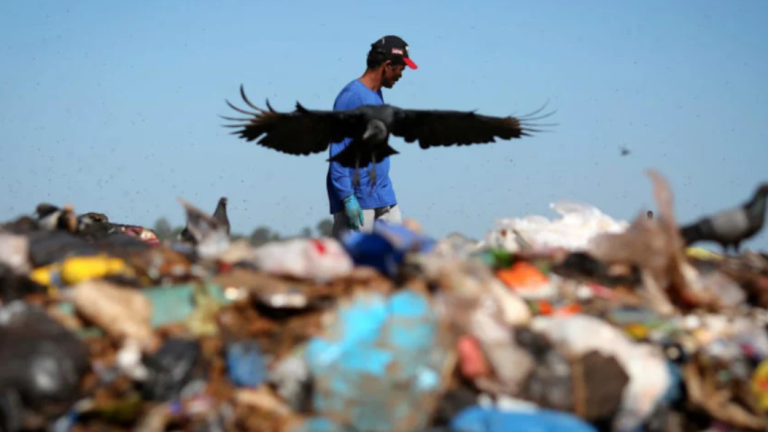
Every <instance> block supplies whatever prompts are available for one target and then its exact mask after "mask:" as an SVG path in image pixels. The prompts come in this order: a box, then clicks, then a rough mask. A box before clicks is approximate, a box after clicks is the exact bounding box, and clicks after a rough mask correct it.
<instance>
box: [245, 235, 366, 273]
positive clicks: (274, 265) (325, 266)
mask: <svg viewBox="0 0 768 432" xmlns="http://www.w3.org/2000/svg"><path fill="white" fill-rule="evenodd" d="M254 261H255V263H256V265H258V266H259V268H261V269H262V270H264V271H266V272H267V273H271V274H275V275H283V276H293V277H295V278H299V279H310V280H314V281H316V282H319V283H323V282H328V281H331V280H333V279H336V278H338V277H343V276H345V275H347V274H349V273H350V272H351V271H352V269H353V267H354V263H353V262H352V258H351V257H350V256H349V255H348V254H347V252H346V251H345V250H344V248H343V247H342V246H341V244H340V243H339V242H338V241H337V240H335V239H333V238H320V239H291V240H285V241H279V242H272V243H267V244H265V245H263V246H261V247H259V248H256V249H255V250H254Z"/></svg>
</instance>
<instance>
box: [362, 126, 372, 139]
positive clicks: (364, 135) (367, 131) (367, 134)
mask: <svg viewBox="0 0 768 432" xmlns="http://www.w3.org/2000/svg"><path fill="white" fill-rule="evenodd" d="M372 133H373V132H371V128H368V129H366V130H365V133H363V141H365V140H367V139H368V137H369V136H371V134H372Z"/></svg>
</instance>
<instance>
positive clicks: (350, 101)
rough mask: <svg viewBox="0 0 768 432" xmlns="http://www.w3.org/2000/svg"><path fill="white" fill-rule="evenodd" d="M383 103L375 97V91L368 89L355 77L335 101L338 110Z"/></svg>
mask: <svg viewBox="0 0 768 432" xmlns="http://www.w3.org/2000/svg"><path fill="white" fill-rule="evenodd" d="M377 103H381V102H380V101H379V100H378V98H376V97H374V93H373V92H372V91H371V90H370V89H368V87H366V86H365V85H364V84H363V83H361V82H360V80H358V79H354V80H352V81H350V82H349V83H347V85H345V86H344V87H343V88H342V89H341V91H340V92H339V94H338V96H336V101H335V102H334V108H335V109H337V110H347V109H354V108H357V107H359V106H361V105H374V104H377Z"/></svg>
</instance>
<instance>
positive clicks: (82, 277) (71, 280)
mask: <svg viewBox="0 0 768 432" xmlns="http://www.w3.org/2000/svg"><path fill="white" fill-rule="evenodd" d="M129 270H130V268H129V267H128V265H127V264H126V263H125V261H123V260H122V259H120V258H112V257H108V256H104V255H99V256H83V257H72V258H67V259H66V260H64V262H63V263H57V264H51V265H47V266H44V267H38V268H36V269H34V270H32V273H31V274H30V278H31V279H32V280H34V281H35V282H37V283H39V284H41V285H44V286H46V287H48V289H49V291H50V290H54V289H55V288H57V287H62V286H67V285H76V284H78V283H80V282H83V281H86V280H89V279H98V278H102V277H105V276H111V275H116V274H122V273H126V272H128V271H129Z"/></svg>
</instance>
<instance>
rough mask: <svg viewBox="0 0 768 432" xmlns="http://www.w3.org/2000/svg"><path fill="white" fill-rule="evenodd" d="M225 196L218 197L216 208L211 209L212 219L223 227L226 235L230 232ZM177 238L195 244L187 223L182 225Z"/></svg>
mask: <svg viewBox="0 0 768 432" xmlns="http://www.w3.org/2000/svg"><path fill="white" fill-rule="evenodd" d="M228 202H229V201H228V200H227V197H221V198H219V202H218V203H217V204H216V210H214V211H213V219H215V220H216V221H217V222H218V223H219V226H221V227H223V228H224V230H225V232H226V233H227V235H229V233H230V226H229V217H227V203H228ZM179 240H181V241H183V242H187V243H190V244H196V243H197V240H195V236H193V235H192V232H190V230H189V223H187V225H185V226H184V229H182V230H181V232H180V233H179Z"/></svg>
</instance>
